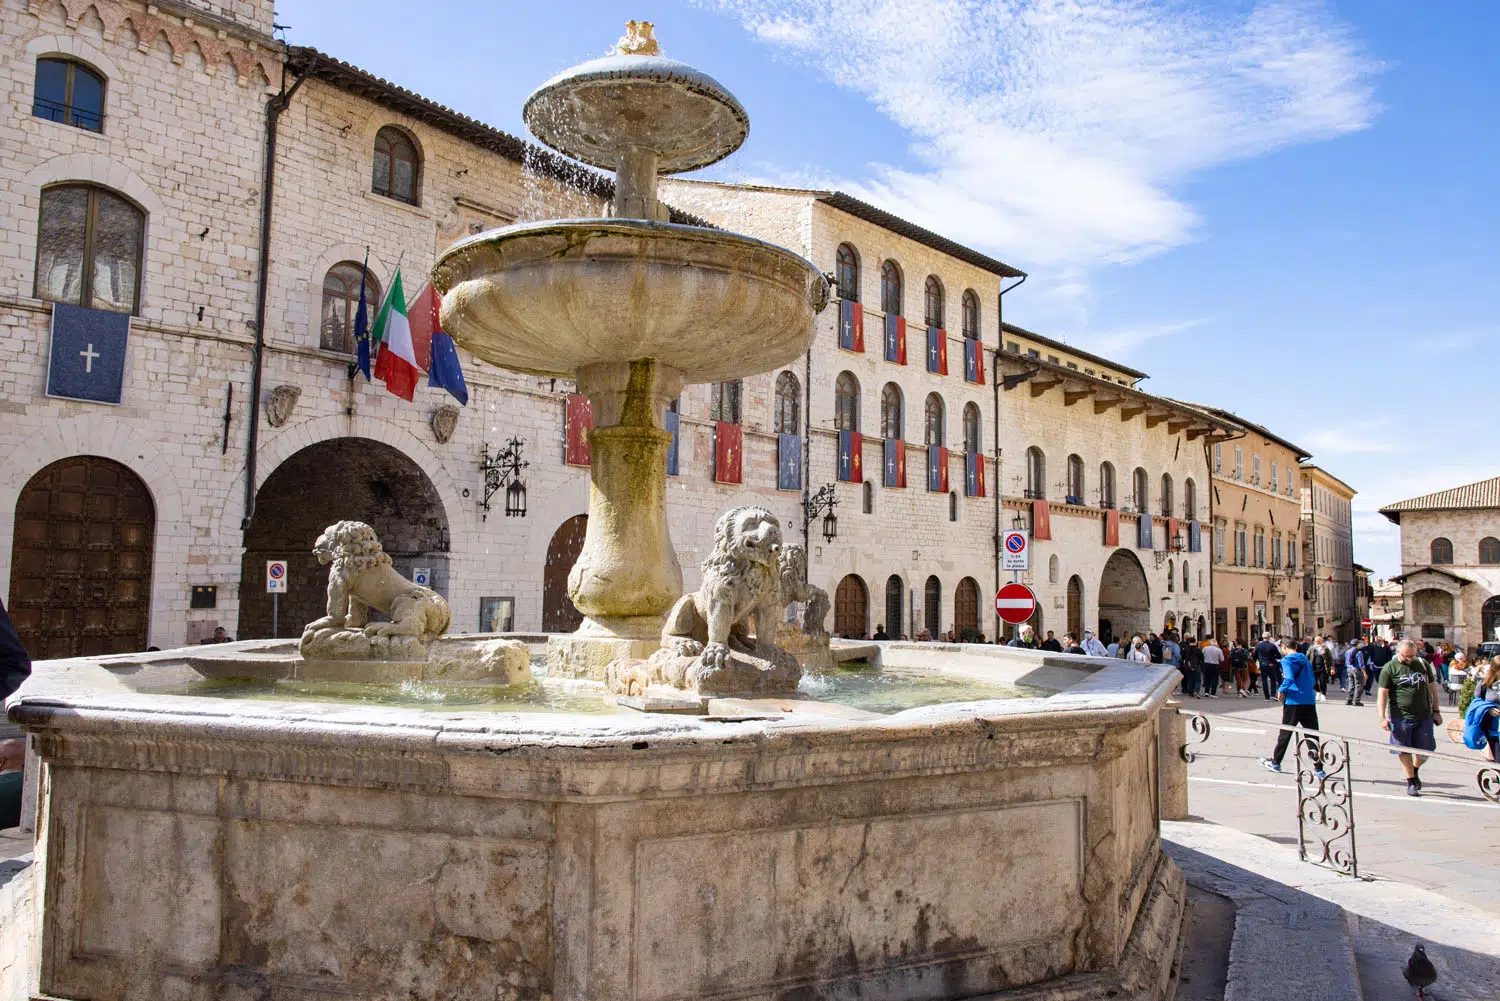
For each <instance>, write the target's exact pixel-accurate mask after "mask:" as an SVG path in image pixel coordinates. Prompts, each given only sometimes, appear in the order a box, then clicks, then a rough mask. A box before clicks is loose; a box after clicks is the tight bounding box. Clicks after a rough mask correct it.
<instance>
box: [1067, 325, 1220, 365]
mask: <svg viewBox="0 0 1500 1001" xmlns="http://www.w3.org/2000/svg"><path fill="white" fill-rule="evenodd" d="M1204 322H1205V321H1203V320H1182V321H1180V322H1177V323H1142V324H1137V325H1135V326H1132V327H1120V328H1118V329H1115V330H1101V331H1098V332H1094V333H1089V334H1086V335H1084V336H1082V337H1079V338H1078V339H1077V340H1078V346H1079V347H1081V348H1083V349H1084V350H1086V351H1092V352H1093V353H1094V354H1097V355H1103V356H1104V357H1106V358H1118V357H1124V356H1126V355H1129V354H1131V353H1132V352H1134V351H1135V349H1136V348H1138V347H1140V346H1141V345H1143V344H1147V343H1149V342H1151V341H1154V340H1157V339H1159V338H1162V337H1170V336H1172V335H1173V334H1180V333H1183V332H1184V331H1187V330H1192V329H1193V328H1195V327H1201V326H1202V325H1203V324H1204Z"/></svg>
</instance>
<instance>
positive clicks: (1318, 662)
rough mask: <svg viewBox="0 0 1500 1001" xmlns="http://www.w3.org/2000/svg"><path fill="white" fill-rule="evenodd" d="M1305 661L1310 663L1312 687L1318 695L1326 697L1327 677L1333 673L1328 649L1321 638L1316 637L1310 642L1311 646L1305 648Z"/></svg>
mask: <svg viewBox="0 0 1500 1001" xmlns="http://www.w3.org/2000/svg"><path fill="white" fill-rule="evenodd" d="M1307 659H1308V660H1309V661H1311V662H1312V669H1313V685H1314V686H1315V687H1316V689H1317V692H1318V694H1319V695H1326V694H1327V692H1328V677H1329V675H1331V674H1332V673H1333V671H1332V667H1333V662H1332V659H1331V658H1330V656H1329V653H1328V647H1327V645H1325V643H1324V641H1323V637H1321V636H1318V637H1316V638H1315V639H1314V640H1313V641H1312V645H1311V646H1309V647H1308V648H1307Z"/></svg>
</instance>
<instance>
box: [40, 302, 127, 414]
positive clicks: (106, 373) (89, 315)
mask: <svg viewBox="0 0 1500 1001" xmlns="http://www.w3.org/2000/svg"><path fill="white" fill-rule="evenodd" d="M129 337H130V314H129V313H111V312H108V311H107V310H103V309H85V308H84V307H82V306H69V305H66V304H64V303H60V302H59V303H54V304H53V306H52V348H51V351H50V353H49V354H48V356H47V395H48V396H58V397H62V398H64V399H68V400H88V401H90V402H92V403H113V404H118V403H119V402H120V393H121V388H122V387H123V385H124V383H125V345H126V342H127V341H128V339H129Z"/></svg>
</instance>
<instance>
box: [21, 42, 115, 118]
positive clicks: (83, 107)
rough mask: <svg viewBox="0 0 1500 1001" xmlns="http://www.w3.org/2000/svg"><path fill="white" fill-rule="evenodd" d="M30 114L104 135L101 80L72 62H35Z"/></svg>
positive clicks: (61, 60) (56, 59)
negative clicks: (33, 90) (34, 82)
mask: <svg viewBox="0 0 1500 1001" xmlns="http://www.w3.org/2000/svg"><path fill="white" fill-rule="evenodd" d="M31 113H32V114H33V115H35V116H36V117H38V118H45V119H47V120H48V121H50V122H62V123H63V124H64V125H74V126H77V127H78V128H80V129H88V130H89V131H90V132H103V131H104V77H103V76H101V75H99V74H98V73H97V72H95V71H94V70H92V69H90V68H89V67H87V66H85V65H83V64H82V63H79V62H74V61H73V60H71V59H59V58H58V57H57V56H48V57H47V58H46V59H38V60H37V61H36V96H35V97H34V98H32V101H31Z"/></svg>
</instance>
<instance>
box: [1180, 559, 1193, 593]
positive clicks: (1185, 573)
mask: <svg viewBox="0 0 1500 1001" xmlns="http://www.w3.org/2000/svg"><path fill="white" fill-rule="evenodd" d="M1191 581H1192V575H1191V574H1190V573H1189V572H1188V562H1187V560H1183V561H1182V593H1183V594H1187V593H1188V584H1189V583H1190V582H1191Z"/></svg>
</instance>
